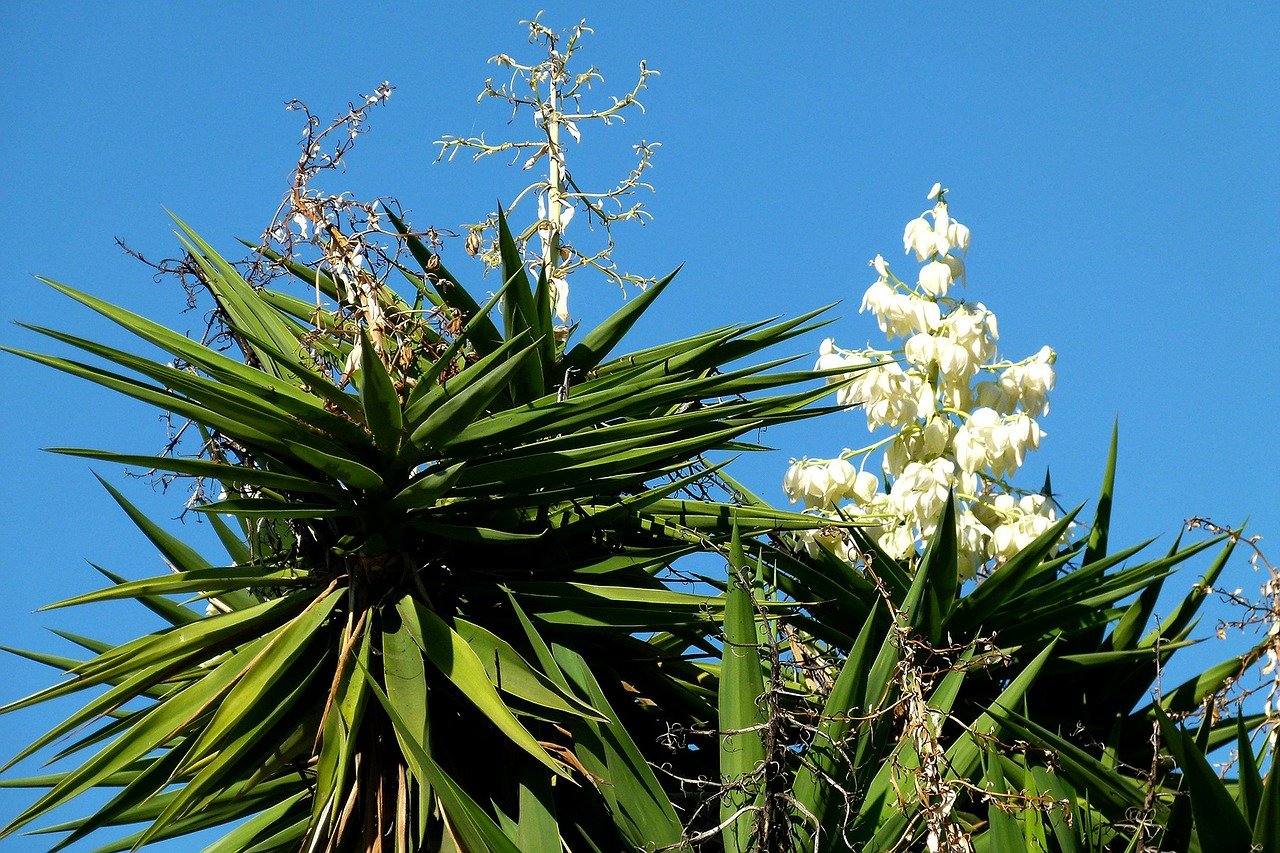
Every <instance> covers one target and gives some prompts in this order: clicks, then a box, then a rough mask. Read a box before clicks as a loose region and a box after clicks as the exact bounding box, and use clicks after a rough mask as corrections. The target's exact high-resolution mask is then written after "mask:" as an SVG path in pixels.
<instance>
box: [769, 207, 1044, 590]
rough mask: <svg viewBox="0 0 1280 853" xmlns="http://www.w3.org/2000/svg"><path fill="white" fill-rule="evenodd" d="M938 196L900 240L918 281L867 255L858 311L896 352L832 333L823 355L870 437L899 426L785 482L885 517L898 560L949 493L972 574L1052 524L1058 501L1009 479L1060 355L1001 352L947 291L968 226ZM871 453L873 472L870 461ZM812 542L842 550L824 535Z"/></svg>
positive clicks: (809, 498) (960, 277)
mask: <svg viewBox="0 0 1280 853" xmlns="http://www.w3.org/2000/svg"><path fill="white" fill-rule="evenodd" d="M946 193H947V190H945V189H943V188H942V186H941V185H940V184H935V185H934V186H933V189H932V190H931V191H930V193H929V196H928V198H929V200H930V201H932V202H934V206H933V208H932V209H931V210H927V211H925V212H924V213H922V214H921V215H920V216H918V217H917V218H915V219H913V220H911V221H910V222H908V223H907V227H906V230H905V231H904V232H903V235H902V243H903V247H904V249H905V250H906V252H907V253H908V254H910V253H912V252H914V253H915V257H916V260H917V261H919V262H920V263H921V268H920V270H919V272H918V275H917V277H916V281H915V283H914V284H909V283H907V282H905V281H903V280H902V279H900V278H899V277H898V276H897V275H895V274H894V272H893V271H892V270H890V268H889V264H888V263H887V262H886V261H885V260H884V258H883V257H881V256H880V255H877V256H876V258H875V260H873V261H872V262H871V266H872V268H873V269H874V270H875V272H876V274H877V278H876V280H875V282H873V283H872V284H871V286H870V287H869V288H867V291H866V294H865V295H864V296H863V299H862V311H863V312H870V313H871V314H873V315H874V316H875V318H876V321H877V323H878V324H879V326H880V331H882V332H884V333H885V335H886V336H887V337H888V338H889V340H890V341H891V342H892V341H893V340H894V339H900V340H901V343H900V345H899V346H898V348H896V349H885V350H877V349H872V348H869V347H868V348H865V349H861V350H847V349H842V348H840V347H838V346H836V343H835V341H834V340H833V339H830V338H828V339H827V340H825V341H823V342H822V347H821V349H820V351H819V356H818V363H817V365H816V368H817V369H818V370H825V371H838V370H840V369H841V368H844V369H846V370H847V372H846V373H843V374H834V375H831V376H829V377H828V381H829V382H833V383H840V385H841V387H840V389H839V390H838V391H837V401H838V402H839V404H840V405H844V406H861V407H862V410H863V412H864V414H865V415H866V419H867V429H868V430H870V431H871V432H875V431H877V430H880V429H882V428H886V427H887V428H889V429H891V430H893V433H892V434H891V435H889V436H888V437H886V438H883V439H881V440H879V441H875V442H874V443H872V444H870V445H868V446H866V447H862V448H859V449H857V450H845V451H844V452H843V453H841V454H840V456H839V457H838V458H836V459H832V460H825V459H807V458H806V459H802V460H796V461H793V462H792V464H791V467H790V469H789V470H788V471H787V473H786V477H785V478H784V480H783V488H784V490H785V491H786V493H787V496H788V497H789V498H790V499H791V502H792V503H796V502H797V501H804V504H805V506H806V508H808V509H810V510H812V511H814V512H817V513H820V514H823V515H826V516H829V517H838V516H845V517H848V516H859V517H863V518H866V517H873V518H876V519H879V520H880V522H881V523H880V525H879V527H878V528H876V529H875V530H874V532H875V535H876V538H877V540H878V543H879V545H880V547H881V548H883V549H884V550H885V551H886V552H887V553H889V554H890V555H891V556H893V557H896V558H898V559H903V558H906V557H908V556H910V555H912V554H915V553H917V552H918V550H919V549H920V548H921V547H922V544H923V542H924V541H925V540H927V539H928V537H929V536H930V535H932V533H933V529H934V526H935V525H936V524H937V521H938V517H939V515H940V514H941V512H942V509H943V507H944V506H945V505H946V501H947V495H948V494H949V493H951V492H952V491H954V492H955V494H956V498H957V508H958V511H959V515H958V522H959V528H958V530H959V542H960V552H961V561H962V564H963V565H962V572H963V574H964V575H965V576H966V577H971V576H973V575H974V574H975V573H976V572H978V571H979V570H980V569H981V568H982V567H984V566H990V565H994V564H999V563H1002V562H1004V561H1006V560H1008V559H1009V558H1010V557H1012V556H1013V555H1014V554H1016V553H1018V551H1019V550H1021V549H1022V548H1024V547H1026V546H1027V545H1028V544H1029V543H1030V542H1031V541H1032V540H1034V539H1035V538H1036V537H1037V536H1039V535H1040V534H1041V533H1043V532H1044V531H1045V530H1046V529H1047V528H1048V527H1049V526H1050V525H1051V524H1052V523H1053V521H1054V520H1055V519H1056V515H1055V512H1054V507H1053V502H1052V501H1050V500H1047V499H1046V498H1045V497H1044V496H1043V495H1038V494H1026V493H1024V492H1022V491H1020V490H1018V489H1015V488H1014V487H1012V486H1011V485H1009V482H1008V481H1009V478H1010V477H1011V476H1012V475H1013V474H1014V473H1016V472H1017V470H1018V469H1019V468H1020V467H1022V465H1023V463H1024V462H1025V461H1026V457H1027V454H1028V453H1029V452H1030V451H1032V450H1035V449H1036V448H1038V447H1039V446H1040V440H1041V438H1042V437H1043V436H1044V433H1043V432H1042V431H1041V429H1040V425H1039V424H1038V423H1037V421H1036V418H1039V417H1042V416H1043V415H1045V414H1048V412H1049V399H1048V395H1049V392H1050V391H1051V390H1053V385H1054V378H1055V376H1054V370H1053V363H1054V361H1055V359H1056V356H1055V354H1054V352H1053V350H1051V349H1050V348H1049V347H1044V348H1042V349H1041V350H1040V351H1039V352H1038V353H1036V354H1035V355H1034V356H1032V357H1030V358H1027V359H1024V360H1022V361H1019V362H1010V361H1007V360H1000V359H999V357H998V354H997V350H996V341H997V340H998V339H999V326H998V324H997V322H996V316H995V314H993V313H991V311H989V310H988V309H987V308H986V306H984V305H983V304H982V303H980V302H978V303H971V304H967V303H965V302H962V301H960V300H958V299H956V298H955V296H954V295H953V294H952V289H953V287H954V286H955V285H956V284H957V282H961V283H963V282H964V280H965V265H964V260H963V254H964V253H965V252H966V251H967V250H968V248H969V229H968V228H967V227H966V226H964V225H962V224H961V223H960V222H957V221H956V220H955V219H953V218H952V217H951V214H950V211H949V209H948V204H947V198H946ZM891 345H892V344H891ZM878 450H882V451H883V453H882V455H881V459H880V466H879V467H880V475H876V474H873V473H871V472H870V471H868V470H866V468H867V464H868V460H869V459H870V457H871V455H872V454H873V453H874V452H876V451H878ZM855 462H856V463H857V464H856V467H855ZM882 487H883V488H882ZM842 504H843V506H842ZM806 545H807V546H808V547H810V548H820V547H822V548H829V549H832V550H836V551H837V552H840V551H841V549H842V548H845V547H847V543H846V542H844V540H842V539H840V538H839V537H834V536H832V535H830V534H829V533H828V534H823V535H818V534H815V535H813V536H810V537H808V539H807V541H806ZM844 555H845V556H850V555H849V554H848V553H847V552H846V553H845V554H844Z"/></svg>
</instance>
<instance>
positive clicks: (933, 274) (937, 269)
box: [919, 261, 952, 296]
mask: <svg viewBox="0 0 1280 853" xmlns="http://www.w3.org/2000/svg"><path fill="white" fill-rule="evenodd" d="M951 279H952V276H951V267H949V266H947V265H946V264H944V263H942V262H941V261H930V262H929V263H927V264H925V265H924V266H923V267H921V268H920V279H919V284H920V289H921V290H923V291H924V292H925V293H928V294H929V295H931V296H946V295H947V288H948V287H950V286H951Z"/></svg>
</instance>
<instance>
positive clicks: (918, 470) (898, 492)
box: [889, 459, 955, 527]
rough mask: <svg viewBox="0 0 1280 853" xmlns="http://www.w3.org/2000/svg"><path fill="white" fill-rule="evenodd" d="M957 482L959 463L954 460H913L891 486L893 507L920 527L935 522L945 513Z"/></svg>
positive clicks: (891, 503)
mask: <svg viewBox="0 0 1280 853" xmlns="http://www.w3.org/2000/svg"><path fill="white" fill-rule="evenodd" d="M953 485H955V464H954V463H953V462H952V461H951V460H950V459H934V460H933V461H932V462H912V463H911V464H910V465H908V466H907V467H906V469H905V470H904V471H903V472H902V476H901V477H899V478H898V479H897V480H896V481H895V482H894V484H893V488H892V489H890V491H889V507H890V509H892V510H893V511H894V512H896V513H898V514H899V515H903V516H906V517H908V518H911V519H913V520H914V521H915V523H916V526H918V527H924V526H926V525H931V524H933V523H934V522H936V521H937V519H938V513H940V512H942V507H943V506H944V505H945V504H946V502H947V493H948V492H949V491H950V490H951V487H952V486H953Z"/></svg>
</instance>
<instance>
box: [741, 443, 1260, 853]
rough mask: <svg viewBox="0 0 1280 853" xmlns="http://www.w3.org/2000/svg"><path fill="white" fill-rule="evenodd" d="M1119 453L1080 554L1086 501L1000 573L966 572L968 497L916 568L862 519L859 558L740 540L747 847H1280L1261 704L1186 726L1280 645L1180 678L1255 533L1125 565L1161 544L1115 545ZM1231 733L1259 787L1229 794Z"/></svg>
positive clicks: (786, 540)
mask: <svg viewBox="0 0 1280 853" xmlns="http://www.w3.org/2000/svg"><path fill="white" fill-rule="evenodd" d="M1115 451H1116V447H1115V436H1114V435H1113V443H1112V449H1111V454H1110V459H1109V462H1108V466H1107V470H1106V473H1105V476H1104V484H1103V489H1102V493H1101V495H1100V498H1099V500H1098V502H1097V507H1098V510H1097V514H1096V517H1095V519H1094V521H1093V523H1092V525H1091V527H1090V528H1089V533H1088V535H1087V536H1086V537H1084V538H1082V539H1080V540H1079V541H1077V542H1076V543H1075V544H1074V545H1071V546H1069V547H1067V548H1065V549H1059V543H1060V542H1061V539H1062V536H1063V534H1064V532H1066V530H1067V529H1068V526H1069V525H1070V524H1071V523H1072V521H1073V519H1075V518H1076V517H1077V516H1078V514H1079V510H1078V509H1077V510H1076V511H1075V512H1072V513H1069V514H1067V516H1066V517H1064V518H1063V519H1061V520H1060V521H1058V522H1057V523H1056V524H1054V525H1053V526H1052V527H1051V528H1050V529H1048V530H1047V531H1045V533H1044V534H1042V535H1041V536H1040V537H1039V538H1038V539H1037V540H1036V541H1035V542H1033V543H1032V544H1031V545H1030V546H1028V547H1027V548H1026V549H1024V550H1023V551H1022V552H1021V553H1019V554H1018V555H1017V556H1016V557H1014V558H1013V559H1011V560H1009V561H1008V562H1007V563H1004V564H1003V565H1000V566H999V567H998V568H996V569H995V570H994V571H993V572H992V573H991V574H990V575H989V576H988V577H986V578H985V579H983V580H981V581H980V582H978V583H969V584H961V583H959V582H958V580H957V578H958V573H957V561H958V556H959V555H958V548H957V541H958V537H957V532H956V521H955V511H954V507H953V505H952V504H948V506H947V508H946V510H945V512H944V514H943V517H942V518H941V519H940V520H939V523H938V525H937V533H936V534H935V535H934V536H933V537H932V538H931V540H930V542H929V544H928V547H927V548H926V550H925V553H924V554H923V556H922V557H920V558H912V559H909V560H901V561H900V560H895V559H893V558H891V557H889V556H888V555H886V554H885V553H884V552H883V551H881V550H880V549H879V548H878V547H877V545H876V543H875V541H874V540H873V539H872V538H871V537H870V536H868V535H866V533H865V532H864V531H863V530H862V529H859V528H851V529H849V530H847V531H845V533H844V535H846V536H849V537H851V538H852V539H853V540H854V544H855V552H856V553H860V554H861V558H860V561H859V563H858V564H856V565H855V564H852V563H849V562H847V561H845V560H844V559H841V558H838V557H836V556H835V555H832V554H829V553H827V552H825V551H822V550H817V551H814V550H813V549H810V550H809V551H807V552H806V550H805V549H803V548H801V547H800V543H799V542H798V541H797V540H796V539H795V538H794V536H793V535H791V534H787V533H783V534H780V535H778V536H776V537H774V541H773V542H772V543H756V544H755V547H756V549H757V550H756V552H755V556H754V558H753V557H752V555H751V554H750V553H749V552H744V551H742V550H736V551H735V552H734V554H735V556H734V567H735V572H734V575H735V576H736V578H737V580H736V581H731V582H730V584H729V586H728V593H727V595H728V604H727V610H726V617H725V652H724V663H723V668H722V672H721V684H720V690H721V694H720V712H721V717H720V723H719V731H720V733H721V738H722V744H723V745H724V746H725V747H729V746H730V745H731V746H732V748H731V749H728V748H726V749H725V750H723V751H722V753H721V779H722V782H723V783H724V787H723V789H722V790H721V791H718V792H717V794H716V796H717V798H718V801H719V803H720V810H719V819H720V820H721V821H723V825H724V827H725V830H726V831H725V834H724V838H725V843H724V849H725V850H728V851H762V850H784V849H793V850H846V849H852V850H859V851H886V853H887V851H898V850H909V849H917V848H918V847H921V846H923V847H927V848H928V849H930V850H938V849H943V850H955V851H958V850H970V849H972V850H978V851H983V850H990V851H1004V850H1021V849H1028V850H1045V851H1058V850H1061V851H1086V850H1087V851H1095V850H1097V851H1101V850H1140V849H1178V850H1188V849H1191V850H1214V849H1228V848H1227V847H1218V846H1215V845H1216V844H1218V843H1219V842H1218V840H1217V839H1216V836H1215V835H1212V834H1211V833H1213V832H1214V827H1216V826H1224V827H1228V828H1230V829H1231V830H1232V832H1233V833H1234V835H1232V836H1231V837H1232V838H1239V839H1246V840H1248V839H1250V838H1251V839H1253V843H1259V844H1261V843H1264V842H1265V844H1267V845H1271V844H1272V842H1271V841H1270V840H1268V839H1270V838H1271V836H1272V835H1273V834H1274V831H1275V829H1274V826H1275V818H1274V811H1273V805H1270V802H1271V798H1272V796H1273V795H1274V793H1275V791H1276V790H1280V788H1277V786H1276V784H1275V783H1274V782H1272V781H1270V777H1268V779H1267V780H1266V781H1264V779H1263V776H1262V774H1260V773H1259V772H1258V771H1257V763H1256V762H1255V761H1254V758H1253V751H1252V748H1251V747H1250V746H1249V741H1248V738H1247V733H1248V732H1249V731H1252V730H1254V729H1255V728H1256V727H1257V726H1258V725H1259V724H1260V723H1261V722H1262V717H1261V715H1256V716H1251V717H1240V718H1238V719H1226V720H1221V719H1215V718H1214V716H1213V715H1205V716H1203V717H1202V718H1201V720H1200V722H1199V723H1197V724H1194V725H1193V727H1192V728H1191V730H1190V731H1189V732H1187V733H1183V732H1181V731H1180V730H1178V729H1176V728H1174V726H1173V724H1172V723H1171V722H1170V715H1172V716H1174V717H1179V718H1187V717H1188V716H1189V715H1191V714H1193V712H1196V711H1199V710H1203V707H1204V706H1205V703H1206V702H1209V703H1210V704H1213V700H1214V699H1215V698H1217V697H1219V696H1220V695H1221V694H1222V693H1223V692H1224V691H1225V690H1227V689H1228V688H1229V687H1230V686H1231V685H1232V683H1233V682H1234V681H1235V680H1236V679H1238V678H1239V677H1240V675H1241V673H1242V672H1243V670H1244V669H1245V668H1246V667H1247V666H1249V665H1250V664H1251V663H1252V662H1253V661H1255V660H1256V659H1257V658H1258V657H1259V656H1260V654H1261V651H1262V649H1263V646H1265V643H1266V641H1265V640H1264V643H1263V645H1260V646H1258V647H1256V648H1254V649H1253V650H1251V651H1249V652H1247V653H1246V654H1244V655H1243V656H1241V657H1232V658H1229V659H1227V660H1225V661H1223V662H1222V663H1220V664H1218V665H1216V666H1212V667H1209V668H1207V669H1205V670H1204V671H1203V672H1201V673H1199V674H1197V675H1196V676H1194V677H1192V678H1190V679H1188V680H1187V681H1186V682H1185V683H1183V684H1181V685H1178V686H1176V687H1174V688H1173V689H1171V690H1170V689H1168V688H1165V689H1164V691H1163V692H1159V691H1160V673H1161V670H1162V668H1163V667H1165V666H1166V665H1167V664H1168V662H1169V660H1170V658H1171V657H1172V656H1173V655H1174V654H1175V653H1176V652H1177V650H1179V649H1181V648H1185V647H1186V646H1188V645H1191V643H1192V641H1191V639H1190V635H1191V631H1192V629H1193V627H1194V624H1195V621H1196V614H1197V611H1198V610H1199V608H1200V606H1201V605H1202V604H1203V602H1204V601H1205V599H1206V597H1207V595H1208V593H1209V590H1210V589H1211V588H1212V586H1213V584H1214V583H1215V581H1216V580H1217V578H1218V576H1219V574H1220V573H1221V572H1222V570H1223V568H1224V566H1225V565H1226V563H1227V560H1228V558H1229V557H1230V555H1231V553H1232V550H1233V547H1234V545H1235V542H1236V539H1237V537H1236V535H1235V534H1233V533H1230V532H1229V533H1227V534H1223V535H1219V536H1215V537H1212V538H1210V539H1208V540H1206V541H1203V542H1200V543H1197V544H1194V545H1190V546H1183V545H1182V544H1181V542H1178V543H1175V545H1174V547H1173V548H1172V549H1170V551H1169V552H1168V553H1167V554H1166V555H1165V556H1163V557H1158V558H1156V559H1148V560H1145V561H1132V562H1129V563H1127V564H1126V561H1131V560H1132V558H1134V557H1135V555H1137V554H1138V553H1139V552H1140V551H1141V550H1142V548H1143V547H1144V546H1145V545H1146V544H1149V543H1143V544H1142V545H1138V546H1136V547H1131V548H1126V549H1123V550H1119V551H1115V552H1114V553H1113V552H1110V551H1109V549H1108V541H1107V540H1108V528H1109V519H1110V508H1111V494H1112V491H1113V485H1114V476H1115V463H1116V452H1115ZM720 476H721V477H722V478H723V479H728V480H730V485H731V487H732V488H733V489H734V490H735V491H737V493H738V494H740V495H742V496H744V499H745V500H746V502H747V503H748V504H749V505H755V506H759V507H763V506H764V502H763V501H762V500H760V499H759V498H757V497H755V496H753V495H751V494H750V492H749V491H748V490H747V489H746V488H745V487H744V486H742V484H740V483H736V482H733V481H732V480H731V478H728V475H727V474H721V475H720ZM1224 540H1225V541H1224ZM1215 544H1219V545H1221V546H1222V548H1221V551H1220V552H1219V553H1218V555H1217V557H1216V558H1215V559H1214V560H1213V561H1212V563H1211V564H1210V565H1209V567H1208V569H1207V570H1206V571H1205V573H1204V575H1203V576H1202V577H1201V578H1200V579H1199V581H1198V582H1197V583H1195V584H1193V585H1192V587H1191V590H1190V592H1189V593H1188V594H1187V595H1186V596H1185V597H1184V598H1183V599H1182V601H1181V602H1179V603H1178V604H1177V606H1176V607H1174V608H1172V610H1171V611H1170V612H1169V614H1168V615H1167V616H1165V617H1164V618H1163V619H1161V620H1159V621H1158V622H1156V623H1155V624H1150V623H1151V620H1152V615H1153V611H1154V609H1155V602H1156V599H1157V596H1158V595H1159V593H1160V591H1161V589H1162V585H1163V583H1164V581H1165V579H1166V578H1167V577H1169V575H1170V574H1171V573H1172V572H1173V571H1175V569H1176V568H1177V567H1178V566H1179V565H1180V564H1182V563H1184V562H1185V561H1187V560H1188V559H1190V558H1192V557H1193V556H1195V555H1196V554H1198V553H1200V552H1202V551H1204V550H1205V549H1207V548H1210V547H1213V546H1214V545H1215ZM764 581H767V582H764ZM778 600H782V601H788V602H791V603H792V605H793V607H794V609H793V610H792V611H790V612H788V613H787V614H786V615H784V616H783V617H782V618H781V619H778V618H776V617H775V616H774V614H773V613H771V612H770V611H769V610H768V609H760V608H759V606H758V605H759V604H760V603H762V602H764V603H768V602H776V601H778ZM731 649H733V650H738V651H737V652H736V653H733V652H731V651H730V650H731ZM742 649H748V650H749V653H745V654H744V653H743V652H742V651H741V650H742ZM1153 695H1154V698H1152V696H1153ZM1153 736H1154V738H1153ZM1237 742H1238V744H1237ZM1232 745H1238V748H1239V750H1240V755H1241V756H1243V757H1242V759H1241V766H1240V774H1241V782H1240V783H1239V784H1238V786H1237V785H1232V786H1230V788H1224V787H1223V783H1221V782H1219V781H1218V779H1217V776H1216V774H1215V773H1214V772H1213V771H1212V770H1211V769H1210V767H1209V763H1208V760H1207V759H1206V756H1207V755H1208V754H1210V753H1212V752H1214V751H1216V750H1219V749H1222V748H1223V747H1229V746H1232ZM1175 760H1176V764H1177V766H1178V767H1181V768H1183V770H1182V772H1181V773H1178V772H1174V770H1173V762H1174V761H1175ZM1271 772H1272V775H1274V771H1271ZM1264 790H1265V791H1266V792H1267V793H1266V794H1265V795H1264V794H1263V791H1264ZM1227 806H1230V807H1231V808H1230V809H1228V808H1227ZM1264 806H1265V808H1264ZM1193 817H1194V829H1193ZM1222 843H1226V842H1225V841H1224V842H1222ZM1147 845H1150V846H1149V847H1148V846H1147ZM1229 849H1242V850H1247V849H1249V848H1248V844H1247V843H1246V844H1245V846H1244V847H1238V846H1236V847H1230V848H1229ZM1265 849H1272V847H1271V846H1266V847H1265Z"/></svg>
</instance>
